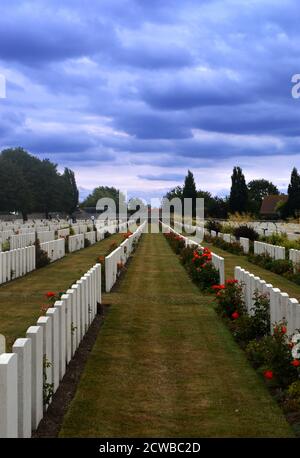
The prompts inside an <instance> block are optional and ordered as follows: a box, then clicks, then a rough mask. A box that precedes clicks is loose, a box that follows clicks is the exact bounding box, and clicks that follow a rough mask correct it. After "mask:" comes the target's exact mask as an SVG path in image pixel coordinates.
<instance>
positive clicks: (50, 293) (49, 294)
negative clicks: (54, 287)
mask: <svg viewBox="0 0 300 458" xmlns="http://www.w3.org/2000/svg"><path fill="white" fill-rule="evenodd" d="M46 297H49V298H50V297H55V293H53V292H52V291H49V292H48V293H46Z"/></svg>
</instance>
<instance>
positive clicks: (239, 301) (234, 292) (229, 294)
mask: <svg viewBox="0 0 300 458" xmlns="http://www.w3.org/2000/svg"><path fill="white" fill-rule="evenodd" d="M213 290H214V291H215V293H216V301H217V306H216V310H217V312H218V313H220V314H221V315H222V316H224V317H227V318H230V319H232V320H236V319H238V318H239V317H241V316H242V315H243V314H244V313H245V311H246V308H245V303H244V299H243V290H242V285H241V284H240V283H238V282H237V280H234V279H232V280H231V279H229V280H226V283H225V285H217V284H215V285H214V286H213ZM234 314H235V315H234Z"/></svg>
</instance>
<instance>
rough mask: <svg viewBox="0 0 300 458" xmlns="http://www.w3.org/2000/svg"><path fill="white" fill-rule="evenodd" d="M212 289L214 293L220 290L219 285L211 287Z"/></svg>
mask: <svg viewBox="0 0 300 458" xmlns="http://www.w3.org/2000/svg"><path fill="white" fill-rule="evenodd" d="M212 289H213V290H214V291H218V290H219V289H220V285H213V286H212Z"/></svg>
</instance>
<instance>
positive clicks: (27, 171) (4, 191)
mask: <svg viewBox="0 0 300 458" xmlns="http://www.w3.org/2000/svg"><path fill="white" fill-rule="evenodd" d="M78 201H79V192H78V188H77V185H76V179H75V174H74V172H73V171H72V170H70V169H68V168H65V169H64V172H63V173H62V174H60V173H59V172H58V171H57V164H54V163H52V162H51V161H50V160H49V159H42V160H41V159H39V158H37V157H35V156H32V155H31V154H29V153H28V152H27V151H25V150H24V149H23V148H10V149H5V150H3V151H2V152H1V153H0V212H3V213H12V212H17V213H21V214H22V216H23V219H24V220H26V219H27V217H28V214H29V213H34V212H38V213H44V214H45V217H46V218H48V217H49V214H50V212H63V213H67V214H72V213H73V212H74V211H75V209H76V208H77V207H78Z"/></svg>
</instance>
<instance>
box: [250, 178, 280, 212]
mask: <svg viewBox="0 0 300 458" xmlns="http://www.w3.org/2000/svg"><path fill="white" fill-rule="evenodd" d="M248 190H249V210H250V211H251V212H253V213H259V210H260V207H261V204H262V201H263V198H264V197H266V196H269V195H278V194H279V191H278V188H277V187H276V186H275V185H274V184H273V183H271V181H268V180H265V179H263V178H262V179H259V180H252V181H250V182H249V183H248Z"/></svg>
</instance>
